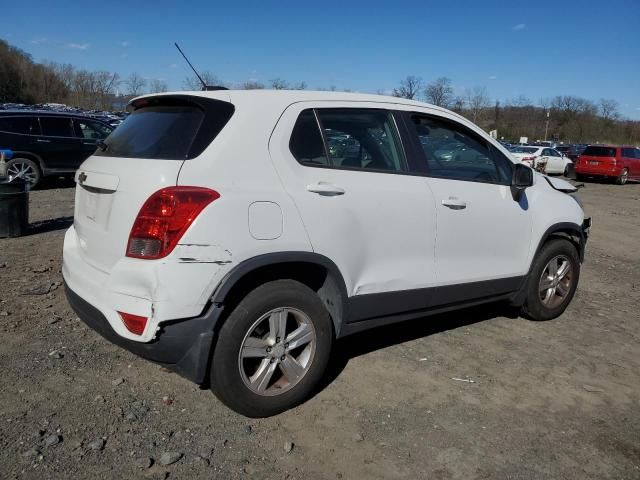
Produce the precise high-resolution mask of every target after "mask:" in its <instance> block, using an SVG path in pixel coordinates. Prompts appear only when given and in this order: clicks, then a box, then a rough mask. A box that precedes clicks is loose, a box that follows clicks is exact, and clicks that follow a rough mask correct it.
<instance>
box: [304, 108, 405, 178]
mask: <svg viewBox="0 0 640 480" xmlns="http://www.w3.org/2000/svg"><path fill="white" fill-rule="evenodd" d="M316 112H317V115H318V120H319V122H320V126H321V128H322V129H323V132H324V136H325V139H326V143H327V153H328V156H329V159H330V161H331V164H332V165H333V166H334V167H339V168H348V169H362V170H377V171H383V172H400V171H404V170H405V167H404V165H405V159H404V153H403V150H402V145H401V143H400V138H399V135H398V132H397V130H396V126H395V121H394V119H393V115H392V114H391V112H389V111H386V110H379V109H362V108H326V109H318V110H316Z"/></svg>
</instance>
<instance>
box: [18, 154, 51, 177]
mask: <svg viewBox="0 0 640 480" xmlns="http://www.w3.org/2000/svg"><path fill="white" fill-rule="evenodd" d="M20 158H26V159H27V160H31V161H33V162H36V165H38V167H39V168H40V174H41V175H44V172H45V170H46V167H45V165H44V162H43V161H42V158H41V157H40V156H39V155H37V154H35V153H33V152H27V151H25V150H14V151H13V157H12V158H11V160H16V159H20Z"/></svg>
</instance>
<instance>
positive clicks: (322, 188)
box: [269, 102, 436, 318]
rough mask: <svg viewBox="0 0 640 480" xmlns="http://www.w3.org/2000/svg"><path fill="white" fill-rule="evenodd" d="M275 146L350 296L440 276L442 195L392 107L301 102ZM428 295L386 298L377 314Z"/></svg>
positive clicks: (418, 284) (319, 247)
mask: <svg viewBox="0 0 640 480" xmlns="http://www.w3.org/2000/svg"><path fill="white" fill-rule="evenodd" d="M374 105H375V104H374ZM269 149H270V153H271V157H272V159H273V161H274V164H275V166H276V169H277V170H278V173H279V175H280V176H281V177H282V179H283V184H284V187H285V189H286V190H287V191H288V193H289V194H290V195H291V196H292V198H293V199H294V201H295V204H296V205H297V207H298V209H299V211H300V214H301V217H302V220H303V223H304V225H305V227H306V230H307V233H308V235H309V239H310V243H311V245H312V248H313V250H314V252H316V253H319V254H322V255H324V256H326V257H328V258H329V259H331V260H332V261H333V262H334V263H335V264H336V265H337V266H338V268H339V269H340V271H341V273H342V275H343V277H344V280H345V283H346V287H347V292H348V294H349V295H350V296H360V295H365V294H379V293H383V292H400V291H404V290H413V289H419V288H422V287H428V286H432V285H433V284H435V281H436V277H435V269H434V258H433V253H434V246H435V244H434V242H435V227H436V225H435V207H434V199H433V196H432V195H431V192H430V190H429V188H428V186H427V185H426V183H425V180H424V178H421V177H419V176H412V175H409V174H408V168H407V163H406V155H405V151H404V146H403V142H402V141H401V138H400V133H399V131H398V128H397V124H396V117H395V115H394V114H393V113H392V112H391V111H390V110H386V109H384V107H380V106H377V107H375V108H374V107H373V106H372V108H362V107H357V108H354V107H352V106H351V105H350V104H348V103H346V104H342V102H341V103H338V104H336V102H320V103H317V104H316V103H314V104H313V105H310V104H304V103H301V104H295V105H292V106H290V107H289V108H288V109H287V110H286V111H285V112H284V114H283V116H282V117H281V119H280V121H279V123H278V125H277V126H276V129H275V131H274V134H273V136H272V138H271V142H270V146H269ZM396 298H399V297H396ZM427 300H428V299H427V298H426V296H421V295H412V296H411V299H410V300H407V301H406V302H403V303H402V305H398V304H395V305H392V304H391V303H390V302H383V304H382V305H379V308H378V310H377V311H376V312H373V314H377V315H384V314H385V313H389V312H393V313H398V312H399V311H400V310H402V309H405V310H412V309H417V308H423V307H424V306H426V305H427V303H428V302H427ZM386 309H388V310H389V312H387V311H386ZM356 316H357V315H356ZM351 318H353V316H352V317H351Z"/></svg>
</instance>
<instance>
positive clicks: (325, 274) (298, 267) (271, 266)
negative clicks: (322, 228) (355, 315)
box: [211, 251, 347, 337]
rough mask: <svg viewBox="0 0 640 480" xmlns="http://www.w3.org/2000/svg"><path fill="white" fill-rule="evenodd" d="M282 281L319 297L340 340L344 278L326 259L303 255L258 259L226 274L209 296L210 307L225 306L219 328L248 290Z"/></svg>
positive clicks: (286, 254) (273, 255)
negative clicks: (311, 291) (298, 285)
mask: <svg viewBox="0 0 640 480" xmlns="http://www.w3.org/2000/svg"><path fill="white" fill-rule="evenodd" d="M285 278H287V279H292V280H297V281H299V282H301V283H303V284H304V285H307V286H308V287H309V288H311V289H312V290H314V291H315V292H316V293H317V294H318V296H319V297H320V299H321V301H322V303H323V304H324V305H325V307H326V308H327V310H328V312H329V314H330V315H331V319H332V322H333V327H334V333H335V335H336V337H338V336H340V330H341V327H342V321H343V316H344V315H343V314H344V308H345V304H346V299H347V289H346V284H345V281H344V278H343V276H342V274H341V273H340V270H339V269H338V267H337V266H336V264H335V263H333V261H331V260H330V259H329V258H327V257H325V256H324V255H320V254H318V253H313V252H303V251H300V252H295V251H292V252H276V253H267V254H263V255H258V256H256V257H252V258H249V259H247V260H244V261H243V262H241V263H239V264H238V265H236V266H235V267H234V268H233V269H232V270H231V271H229V272H228V273H227V274H226V275H225V276H224V277H223V279H222V280H221V281H220V283H219V284H218V286H217V287H216V289H215V290H214V292H213V294H212V296H211V302H212V303H214V304H218V305H222V306H224V312H225V315H224V317H223V318H221V319H220V322H219V324H222V323H223V322H224V320H225V318H226V316H227V315H228V314H229V313H230V312H231V311H232V310H233V308H235V306H236V305H237V304H238V303H239V302H240V301H241V300H242V298H244V296H245V295H246V294H247V293H249V292H250V291H251V290H253V289H254V288H256V287H257V286H259V285H261V284H263V283H265V282H268V281H273V280H280V279H285ZM218 326H219V325H218Z"/></svg>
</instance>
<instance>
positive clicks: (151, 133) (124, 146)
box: [96, 97, 233, 160]
mask: <svg viewBox="0 0 640 480" xmlns="http://www.w3.org/2000/svg"><path fill="white" fill-rule="evenodd" d="M232 114H233V106H232V105H231V104H229V103H226V102H220V101H217V100H209V99H200V100H199V101H198V104H191V103H189V102H186V103H185V102H184V101H180V102H176V101H175V98H173V99H172V98H167V99H163V97H158V98H156V99H153V100H151V101H150V102H149V104H148V105H147V104H146V103H145V106H142V107H140V108H137V109H136V110H134V112H133V113H131V115H129V116H128V117H127V118H126V120H125V121H124V122H122V123H121V124H120V125H119V126H118V127H117V128H116V129H115V130H114V131H113V133H111V135H109V136H108V137H107V138H106V140H105V141H104V146H103V147H101V148H98V151H97V152H96V155H102V156H110V157H131V158H147V159H159V160H188V159H190V158H194V157H197V156H198V155H200V153H202V151H203V150H204V149H205V148H206V147H207V145H209V144H210V143H211V142H212V141H213V139H214V138H215V137H216V136H217V135H218V133H220V131H221V130H222V128H224V126H225V125H226V123H227V122H228V121H229V118H231V115H232Z"/></svg>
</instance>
